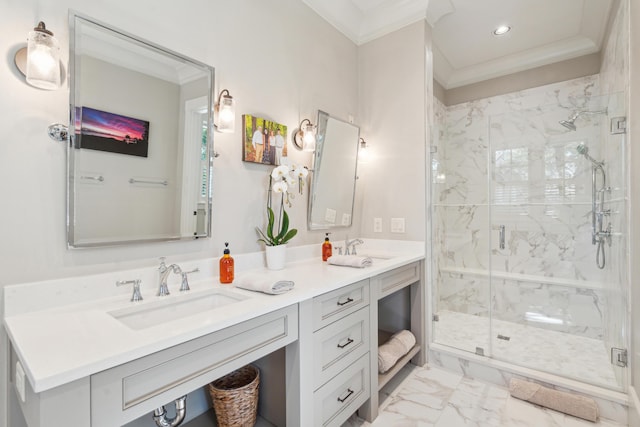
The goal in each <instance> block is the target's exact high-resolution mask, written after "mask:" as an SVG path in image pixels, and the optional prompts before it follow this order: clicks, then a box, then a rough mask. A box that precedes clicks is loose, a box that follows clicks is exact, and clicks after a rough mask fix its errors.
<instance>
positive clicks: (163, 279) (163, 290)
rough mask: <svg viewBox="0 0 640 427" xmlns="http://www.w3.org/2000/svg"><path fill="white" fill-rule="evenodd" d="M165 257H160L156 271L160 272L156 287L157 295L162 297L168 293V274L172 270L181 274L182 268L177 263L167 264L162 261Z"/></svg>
mask: <svg viewBox="0 0 640 427" xmlns="http://www.w3.org/2000/svg"><path fill="white" fill-rule="evenodd" d="M164 260H165V258H164V257H161V258H160V267H159V268H158V272H159V273H160V286H159V288H158V296H159V297H163V296H166V295H169V287H168V286H167V278H168V277H169V274H171V272H172V271H173V272H174V273H176V274H180V275H182V269H181V268H180V267H179V266H178V264H171V265H169V266H167V265H166V264H165V263H164Z"/></svg>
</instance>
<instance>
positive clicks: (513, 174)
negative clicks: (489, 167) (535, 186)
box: [494, 147, 529, 205]
mask: <svg viewBox="0 0 640 427" xmlns="http://www.w3.org/2000/svg"><path fill="white" fill-rule="evenodd" d="M494 159H495V167H494V173H495V177H494V179H495V182H496V189H495V194H494V201H495V203H496V204H498V205H503V204H512V203H516V204H518V203H526V202H527V201H528V200H529V184H528V181H529V149H528V148H527V147H519V148H508V149H502V150H495V151H494Z"/></svg>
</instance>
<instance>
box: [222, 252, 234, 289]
mask: <svg viewBox="0 0 640 427" xmlns="http://www.w3.org/2000/svg"><path fill="white" fill-rule="evenodd" d="M233 264H234V261H233V258H231V255H230V251H229V243H228V242H225V243H224V255H222V258H220V283H225V284H226V283H231V282H233V276H234V274H233Z"/></svg>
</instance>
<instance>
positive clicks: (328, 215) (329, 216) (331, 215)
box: [324, 208, 338, 224]
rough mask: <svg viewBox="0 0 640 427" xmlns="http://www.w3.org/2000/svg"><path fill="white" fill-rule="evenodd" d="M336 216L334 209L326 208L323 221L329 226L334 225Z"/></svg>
mask: <svg viewBox="0 0 640 427" xmlns="http://www.w3.org/2000/svg"><path fill="white" fill-rule="evenodd" d="M337 214H338V213H337V212H336V211H335V210H334V209H330V208H327V209H326V210H325V212H324V220H325V221H327V222H328V223H329V224H335V223H336V215H337Z"/></svg>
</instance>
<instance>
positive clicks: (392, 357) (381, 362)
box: [378, 329, 416, 374]
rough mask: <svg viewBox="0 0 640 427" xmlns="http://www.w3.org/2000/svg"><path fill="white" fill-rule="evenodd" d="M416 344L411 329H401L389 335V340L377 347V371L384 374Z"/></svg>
mask: <svg viewBox="0 0 640 427" xmlns="http://www.w3.org/2000/svg"><path fill="white" fill-rule="evenodd" d="M414 345H416V337H415V336H414V335H413V334H412V333H411V331H407V330H406V329H405V330H402V331H399V332H396V333H395V334H393V335H391V338H389V341H387V342H386V343H384V344H382V345H381V346H379V347H378V372H379V373H381V374H384V373H385V372H387V371H388V370H389V369H391V368H392V367H393V365H395V364H396V362H397V361H398V359H400V358H401V357H402V356H404V355H405V354H407V353H408V352H409V350H411V349H412V348H413V346H414Z"/></svg>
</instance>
